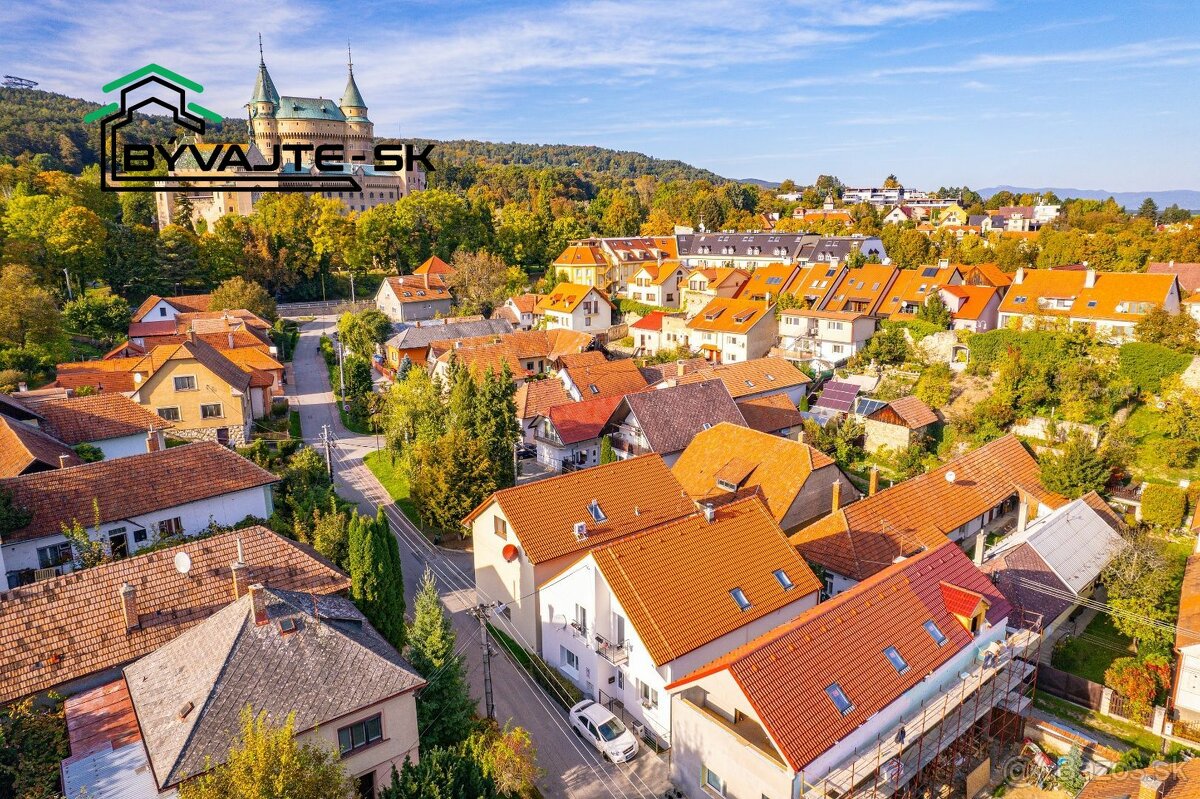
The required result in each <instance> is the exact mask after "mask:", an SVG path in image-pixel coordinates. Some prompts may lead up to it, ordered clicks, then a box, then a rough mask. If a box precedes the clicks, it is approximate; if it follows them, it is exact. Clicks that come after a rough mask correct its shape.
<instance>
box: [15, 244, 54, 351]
mask: <svg viewBox="0 0 1200 799" xmlns="http://www.w3.org/2000/svg"><path fill="white" fill-rule="evenodd" d="M61 336H62V330H61V327H60V325H59V314H58V304H57V303H56V302H55V298H54V295H53V294H51V293H50V292H49V291H46V289H44V288H42V287H41V286H40V285H38V283H37V280H36V278H35V277H34V275H33V271H32V270H30V269H29V268H28V267H25V266H21V265H18V264H11V265H9V266H5V267H3V269H2V270H0V344H7V345H8V346H10V347H24V346H27V345H44V344H50V343H53V342H55V341H57V340H58V339H59V338H61Z"/></svg>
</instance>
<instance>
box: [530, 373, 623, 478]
mask: <svg viewBox="0 0 1200 799" xmlns="http://www.w3.org/2000/svg"><path fill="white" fill-rule="evenodd" d="M541 382H546V381H541ZM568 400H569V401H568V402H565V403H561V404H558V405H553V406H551V407H549V408H547V409H546V410H544V411H543V412H542V413H540V414H538V416H537V417H536V418H535V419H534V420H533V423H532V428H533V444H534V446H535V447H536V448H537V460H538V463H540V464H543V465H545V466H547V467H549V468H550V469H552V470H554V471H555V472H570V471H576V470H579V469H586V468H587V467H589V466H598V465H600V439H601V437H602V435H603V431H604V425H605V424H607V422H608V418H609V416H611V415H612V412H613V409H614V408H615V407H616V406H617V404H618V403H619V402H620V401H621V398H620V396H613V397H598V398H596V399H591V400H584V401H582V402H576V401H574V400H570V398H569V397H568Z"/></svg>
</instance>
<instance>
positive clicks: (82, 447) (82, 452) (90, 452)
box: [72, 441, 104, 463]
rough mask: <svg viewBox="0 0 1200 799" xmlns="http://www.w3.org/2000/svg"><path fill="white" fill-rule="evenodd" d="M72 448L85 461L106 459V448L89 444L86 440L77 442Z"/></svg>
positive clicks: (92, 461)
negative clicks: (80, 442)
mask: <svg viewBox="0 0 1200 799" xmlns="http://www.w3.org/2000/svg"><path fill="white" fill-rule="evenodd" d="M72 449H74V450H75V454H76V455H78V456H79V460H81V461H83V462H84V463H97V462H99V461H102V460H104V450H102V449H100V448H99V447H97V446H96V445H95V444H89V443H87V442H86V441H85V442H83V443H82V444H76V445H75V446H74V447H72Z"/></svg>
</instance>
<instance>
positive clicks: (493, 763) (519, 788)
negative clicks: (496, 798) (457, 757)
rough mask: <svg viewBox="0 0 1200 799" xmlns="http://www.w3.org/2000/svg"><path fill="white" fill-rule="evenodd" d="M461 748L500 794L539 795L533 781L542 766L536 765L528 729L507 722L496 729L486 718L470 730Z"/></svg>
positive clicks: (534, 752)
mask: <svg viewBox="0 0 1200 799" xmlns="http://www.w3.org/2000/svg"><path fill="white" fill-rule="evenodd" d="M463 751H464V752H466V753H468V754H469V755H470V756H471V758H472V759H473V760H474V761H475V762H476V763H478V764H479V766H480V768H481V769H482V770H483V775H484V776H485V777H487V778H488V779H490V780H491V781H492V782H494V783H495V785H496V790H497V791H498V792H499V793H500V794H501V795H502V796H509V797H514V798H515V797H522V799H525V798H526V797H528V799H533V797H536V796H539V794H538V792H537V787H536V785H535V782H536V780H537V778H538V777H539V776H541V773H542V770H541V769H539V768H538V767H537V749H536V748H535V747H534V745H533V739H532V738H531V737H530V735H529V731H528V730H526V729H524V728H522V727H513V726H511V725H506V726H505V727H504V729H500V728H499V727H497V726H496V724H495V722H488V723H486V724H484V725H481V729H478V730H476V731H475V732H473V733H471V737H470V738H468V739H467V741H466V743H465V744H463Z"/></svg>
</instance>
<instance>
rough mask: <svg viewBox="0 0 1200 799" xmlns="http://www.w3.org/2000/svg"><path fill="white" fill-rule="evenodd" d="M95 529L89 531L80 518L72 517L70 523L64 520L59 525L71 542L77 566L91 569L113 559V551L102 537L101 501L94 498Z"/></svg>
mask: <svg viewBox="0 0 1200 799" xmlns="http://www.w3.org/2000/svg"><path fill="white" fill-rule="evenodd" d="M92 516H93V525H92V526H93V530H92V532H93V533H95V535H94V536H93V535H92V534H90V533H88V530H87V528H86V527H84V526H83V524H82V523H81V522H80V521H79V520H78V519H72V520H71V523H70V524H67V523H66V522H63V523H62V524H61V525H59V527H60V530H61V532H62V534H63V535H64V536H65V537H66V539H67V541H68V542H69V543H70V544H71V553H72V555H73V557H74V562H75V568H77V569H90V568H92V567H93V566H99V565H100V564H102V563H108V562H109V561H111V560H112V553H111V552H110V551H109V550H108V547H106V546H105V545H104V541H103V540H102V539H101V538H100V502H99V501H98V500H95V499H93V500H92Z"/></svg>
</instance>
